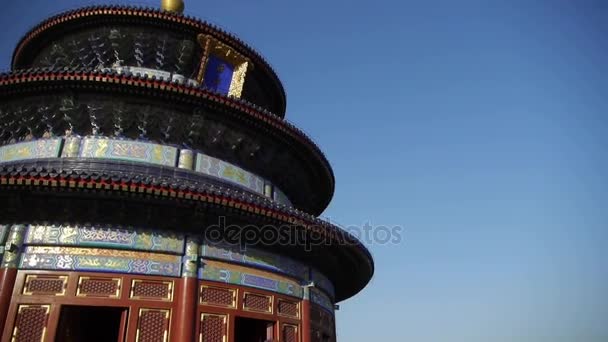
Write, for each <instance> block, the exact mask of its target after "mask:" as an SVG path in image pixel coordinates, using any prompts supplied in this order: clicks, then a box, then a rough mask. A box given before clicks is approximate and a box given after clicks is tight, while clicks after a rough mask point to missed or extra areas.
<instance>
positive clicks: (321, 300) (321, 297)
mask: <svg viewBox="0 0 608 342" xmlns="http://www.w3.org/2000/svg"><path fill="white" fill-rule="evenodd" d="M310 301H311V302H313V303H315V304H318V305H320V306H322V307H323V308H324V309H327V310H329V311H330V312H332V313H333V312H334V304H333V303H332V302H331V300H330V299H329V297H327V296H326V295H325V294H324V293H323V292H321V291H319V290H317V289H315V288H311V289H310Z"/></svg>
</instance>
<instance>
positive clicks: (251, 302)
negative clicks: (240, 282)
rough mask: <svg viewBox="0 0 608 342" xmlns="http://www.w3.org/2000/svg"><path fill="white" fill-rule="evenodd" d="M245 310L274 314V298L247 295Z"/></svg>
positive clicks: (244, 302)
mask: <svg viewBox="0 0 608 342" xmlns="http://www.w3.org/2000/svg"><path fill="white" fill-rule="evenodd" d="M243 309H245V310H251V311H259V312H268V313H272V297H271V296H265V295H259V294H253V293H245V297H244V298H243Z"/></svg>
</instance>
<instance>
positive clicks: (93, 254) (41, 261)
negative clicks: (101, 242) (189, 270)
mask: <svg viewBox="0 0 608 342" xmlns="http://www.w3.org/2000/svg"><path fill="white" fill-rule="evenodd" d="M19 268H20V269H29V270H68V271H96V272H117V273H133V274H146V275H161V276H171V277H179V276H180V273H181V257H180V256H178V255H170V254H158V253H146V252H135V251H124V250H116V249H98V248H77V247H49V246H29V247H26V248H25V251H24V253H23V254H22V256H21V261H20V263H19Z"/></svg>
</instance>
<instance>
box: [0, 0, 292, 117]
mask: <svg viewBox="0 0 608 342" xmlns="http://www.w3.org/2000/svg"><path fill="white" fill-rule="evenodd" d="M168 2H173V1H168ZM12 67H13V69H28V68H53V69H57V68H61V67H86V68H94V69H113V70H115V71H118V72H119V73H131V74H135V75H136V74H141V75H148V76H149V77H155V78H156V79H160V78H163V79H168V80H173V81H175V80H178V81H180V82H183V83H190V84H196V85H200V86H202V87H205V88H207V89H211V90H214V91H216V92H219V93H222V94H224V95H227V96H232V97H237V98H242V99H244V100H247V101H248V102H251V103H253V104H256V105H259V106H260V107H262V108H264V109H266V110H268V111H270V112H271V113H273V114H274V115H277V116H279V117H281V118H283V117H284V116H285V109H286V98H285V90H284V89H283V85H282V84H281V82H280V80H279V78H278V77H277V75H276V73H275V72H274V71H273V69H272V68H271V67H270V65H269V64H268V63H267V62H266V61H265V60H264V58H262V57H261V56H260V55H259V54H258V53H257V52H255V51H254V50H253V49H252V48H251V47H249V46H248V45H247V44H245V43H244V42H243V41H241V40H240V39H238V38H237V37H235V36H234V35H232V34H230V33H227V32H225V31H223V30H222V29H220V28H218V27H216V26H214V25H212V24H209V23H207V22H203V21H200V20H198V19H196V18H192V17H189V16H184V15H182V14H180V13H177V12H170V11H163V10H159V9H151V8H136V7H125V6H95V7H86V8H81V9H77V10H73V11H69V12H65V13H62V14H59V15H57V16H54V17H51V18H49V19H47V20H46V21H44V22H42V23H41V24H39V25H38V26H36V27H34V28H33V29H32V30H31V31H30V32H28V33H27V34H26V35H25V37H23V38H22V40H21V41H20V42H19V43H18V45H17V47H16V49H15V52H14V54H13V61H12Z"/></svg>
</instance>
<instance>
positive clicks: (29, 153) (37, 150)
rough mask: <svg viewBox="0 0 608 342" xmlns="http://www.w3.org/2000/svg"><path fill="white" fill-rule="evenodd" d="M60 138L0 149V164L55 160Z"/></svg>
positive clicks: (57, 155)
mask: <svg viewBox="0 0 608 342" xmlns="http://www.w3.org/2000/svg"><path fill="white" fill-rule="evenodd" d="M60 148H61V138H55V139H40V140H34V141H27V142H21V143H17V144H11V145H5V146H1V147H0V163H1V162H10V161H15V160H26V159H39V158H57V157H59V150H60Z"/></svg>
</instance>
